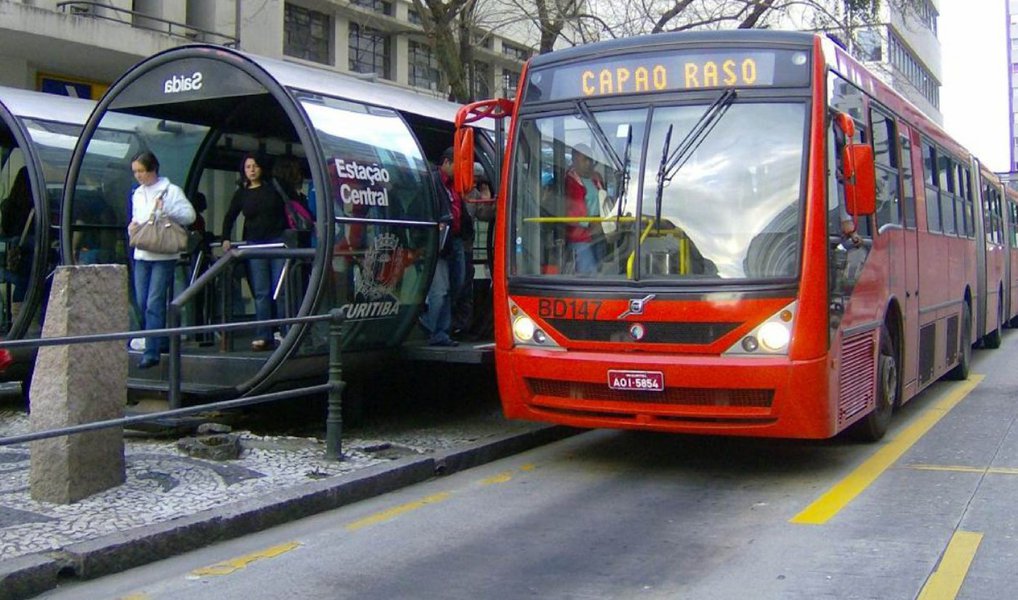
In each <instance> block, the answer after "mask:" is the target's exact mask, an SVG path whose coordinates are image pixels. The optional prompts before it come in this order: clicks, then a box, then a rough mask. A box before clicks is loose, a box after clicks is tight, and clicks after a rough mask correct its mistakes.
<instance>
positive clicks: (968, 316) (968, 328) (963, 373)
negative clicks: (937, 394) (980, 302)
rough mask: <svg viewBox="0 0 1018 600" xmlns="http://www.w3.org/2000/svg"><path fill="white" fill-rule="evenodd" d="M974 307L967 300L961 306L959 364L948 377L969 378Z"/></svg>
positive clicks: (956, 379)
mask: <svg viewBox="0 0 1018 600" xmlns="http://www.w3.org/2000/svg"><path fill="white" fill-rule="evenodd" d="M971 334H972V309H970V308H969V303H968V302H965V303H963V304H962V308H961V329H960V331H959V332H958V337H959V340H958V354H959V358H958V364H956V365H955V366H954V368H953V369H951V370H950V371H948V372H947V378H948V379H953V380H955V381H961V380H963V379H968V378H969V368H970V367H971V365H972V342H971V341H970V340H971V339H972V337H971Z"/></svg>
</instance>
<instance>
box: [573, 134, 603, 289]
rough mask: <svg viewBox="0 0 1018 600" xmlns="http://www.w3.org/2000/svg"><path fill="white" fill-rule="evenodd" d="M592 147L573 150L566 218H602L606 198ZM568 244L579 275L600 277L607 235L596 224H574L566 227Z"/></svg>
mask: <svg viewBox="0 0 1018 600" xmlns="http://www.w3.org/2000/svg"><path fill="white" fill-rule="evenodd" d="M591 155H592V152H591V150H590V146H588V145H586V144H583V143H580V144H576V145H575V146H573V150H572V164H571V165H570V167H569V170H568V171H566V181H565V195H566V207H565V208H566V216H567V217H571V218H575V217H589V216H593V217H600V215H601V212H600V202H601V196H602V195H604V194H607V191H605V186H604V180H603V179H602V178H601V175H600V173H598V172H597V171H596V170H595V169H594V159H593V158H591ZM566 242H567V244H568V249H569V253H570V255H571V258H572V259H573V270H574V271H575V272H576V273H597V270H598V267H599V265H600V263H601V259H602V258H603V257H604V254H605V240H604V232H603V231H602V229H601V224H600V223H598V222H597V221H579V222H571V223H569V224H568V225H566Z"/></svg>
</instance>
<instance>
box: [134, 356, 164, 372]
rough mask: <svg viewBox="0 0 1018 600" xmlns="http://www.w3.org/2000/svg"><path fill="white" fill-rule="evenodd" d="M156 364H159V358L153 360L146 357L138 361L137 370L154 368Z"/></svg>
mask: <svg viewBox="0 0 1018 600" xmlns="http://www.w3.org/2000/svg"><path fill="white" fill-rule="evenodd" d="M158 364H159V357H158V356H157V357H155V358H152V357H151V356H146V357H144V358H142V359H141V360H140V361H138V368H139V369H149V368H152V367H154V366H156V365H158Z"/></svg>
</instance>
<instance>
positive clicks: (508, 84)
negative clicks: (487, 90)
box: [502, 69, 520, 98]
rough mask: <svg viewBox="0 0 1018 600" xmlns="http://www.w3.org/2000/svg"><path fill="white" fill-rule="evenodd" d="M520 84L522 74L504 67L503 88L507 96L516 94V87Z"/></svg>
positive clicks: (511, 96) (510, 96)
mask: <svg viewBox="0 0 1018 600" xmlns="http://www.w3.org/2000/svg"><path fill="white" fill-rule="evenodd" d="M519 85H520V74H519V73H517V72H516V71H510V70H509V69H502V88H503V89H504V90H505V97H506V98H513V97H515V96H516V88H518V87H519Z"/></svg>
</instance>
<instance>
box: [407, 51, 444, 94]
mask: <svg viewBox="0 0 1018 600" xmlns="http://www.w3.org/2000/svg"><path fill="white" fill-rule="evenodd" d="M409 53H410V85H412V86H414V87H419V88H425V89H428V90H431V91H433V92H437V91H438V85H439V83H440V82H441V74H440V71H439V70H438V59H437V58H435V53H434V51H432V49H431V47H430V46H427V45H425V44H421V43H419V42H415V41H413V40H410V47H409Z"/></svg>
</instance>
